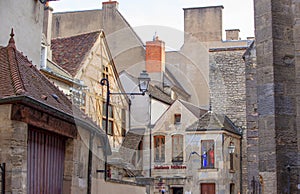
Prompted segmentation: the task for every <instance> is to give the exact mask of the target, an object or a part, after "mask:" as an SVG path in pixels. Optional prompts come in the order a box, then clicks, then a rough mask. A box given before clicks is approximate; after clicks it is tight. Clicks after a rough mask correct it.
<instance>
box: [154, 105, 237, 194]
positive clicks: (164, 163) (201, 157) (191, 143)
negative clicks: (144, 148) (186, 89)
mask: <svg viewBox="0 0 300 194" xmlns="http://www.w3.org/2000/svg"><path fill="white" fill-rule="evenodd" d="M240 142H241V131H240V129H239V128H237V127H235V126H234V124H233V123H232V122H231V121H230V120H229V118H228V117H226V116H224V115H217V114H215V113H213V112H212V111H207V110H204V109H201V108H199V107H196V106H194V105H192V104H190V103H188V102H185V101H181V100H177V101H175V102H174V103H173V104H172V105H171V106H170V107H169V108H168V110H167V111H166V112H165V113H164V114H163V115H162V116H161V118H160V119H159V120H158V121H157V122H156V125H155V126H154V128H153V129H152V143H151V146H152V149H151V150H152V152H151V154H152V160H151V166H152V169H153V170H152V174H151V177H152V178H153V185H152V188H151V190H152V191H151V192H152V193H161V192H162V191H163V190H165V191H166V192H167V193H170V194H177V193H189V192H191V193H193V194H194V193H196V194H197V193H199V194H200V193H205V192H208V191H209V192H210V193H228V194H229V193H238V192H239V191H240V188H241V187H240V186H241V185H240V184H241V161H240V159H241V158H240V157H241V155H240V153H241V152H240ZM230 146H231V147H230ZM233 147H234V148H235V150H234V151H233V150H232V148H233ZM229 148H230V150H229Z"/></svg>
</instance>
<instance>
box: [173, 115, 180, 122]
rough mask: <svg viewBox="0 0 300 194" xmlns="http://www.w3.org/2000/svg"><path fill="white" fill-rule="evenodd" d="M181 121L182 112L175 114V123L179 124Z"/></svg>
mask: <svg viewBox="0 0 300 194" xmlns="http://www.w3.org/2000/svg"><path fill="white" fill-rule="evenodd" d="M180 122H181V114H174V124H179V123H180Z"/></svg>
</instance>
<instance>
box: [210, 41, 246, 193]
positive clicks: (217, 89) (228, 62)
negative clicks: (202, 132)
mask: <svg viewBox="0 0 300 194" xmlns="http://www.w3.org/2000/svg"><path fill="white" fill-rule="evenodd" d="M246 49H247V47H236V48H215V49H210V93H211V95H210V96H211V107H212V110H213V111H214V112H216V113H219V114H225V115H227V116H228V117H229V118H230V119H231V120H232V121H233V122H234V123H235V125H237V126H239V127H240V128H242V129H243V143H242V173H243V186H242V187H243V193H247V192H246V190H247V187H248V181H247V179H248V171H247V167H248V166H247V165H248V164H247V156H248V154H247V140H246V139H247V130H246V129H247V123H246V77H245V76H246V74H245V69H246V67H245V62H244V60H243V54H244V53H245V51H246Z"/></svg>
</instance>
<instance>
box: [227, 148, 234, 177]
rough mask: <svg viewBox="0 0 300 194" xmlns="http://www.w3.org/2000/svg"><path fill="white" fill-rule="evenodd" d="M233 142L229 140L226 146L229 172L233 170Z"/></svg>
mask: <svg viewBox="0 0 300 194" xmlns="http://www.w3.org/2000/svg"><path fill="white" fill-rule="evenodd" d="M234 147H235V146H234V143H233V142H230V144H229V147H228V149H229V157H230V168H229V169H230V171H231V172H233V171H234V163H233V161H234V157H233V156H234Z"/></svg>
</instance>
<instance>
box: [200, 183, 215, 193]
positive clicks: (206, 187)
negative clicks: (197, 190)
mask: <svg viewBox="0 0 300 194" xmlns="http://www.w3.org/2000/svg"><path fill="white" fill-rule="evenodd" d="M215 188H216V185H215V183H202V184H201V194H215V193H216V189H215Z"/></svg>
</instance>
